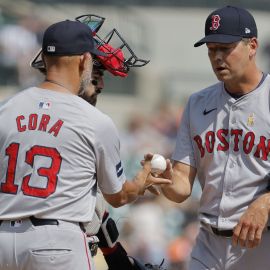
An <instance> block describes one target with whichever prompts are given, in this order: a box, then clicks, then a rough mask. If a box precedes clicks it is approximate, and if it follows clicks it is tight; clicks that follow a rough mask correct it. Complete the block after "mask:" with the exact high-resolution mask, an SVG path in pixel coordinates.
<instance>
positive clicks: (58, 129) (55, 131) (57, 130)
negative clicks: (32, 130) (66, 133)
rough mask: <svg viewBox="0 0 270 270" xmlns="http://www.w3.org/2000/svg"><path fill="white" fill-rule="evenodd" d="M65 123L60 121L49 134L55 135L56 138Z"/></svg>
mask: <svg viewBox="0 0 270 270" xmlns="http://www.w3.org/2000/svg"><path fill="white" fill-rule="evenodd" d="M63 123H64V122H63V121H62V120H58V121H57V122H56V123H55V124H54V125H53V126H52V127H51V128H50V130H49V131H48V133H54V134H53V136H54V137H56V136H57V135H58V133H59V131H60V129H61V127H62V125H63Z"/></svg>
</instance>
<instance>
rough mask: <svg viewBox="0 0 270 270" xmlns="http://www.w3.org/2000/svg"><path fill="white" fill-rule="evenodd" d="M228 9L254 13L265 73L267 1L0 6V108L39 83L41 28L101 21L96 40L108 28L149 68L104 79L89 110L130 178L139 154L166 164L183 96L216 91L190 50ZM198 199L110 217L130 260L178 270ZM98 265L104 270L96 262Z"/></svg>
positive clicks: (202, 57)
mask: <svg viewBox="0 0 270 270" xmlns="http://www.w3.org/2000/svg"><path fill="white" fill-rule="evenodd" d="M227 4H232V5H239V6H243V7H245V8H248V9H250V10H251V11H252V13H253V15H254V17H255V19H256V22H257V26H258V30H259V42H260V49H259V53H258V56H257V57H258V63H259V64H260V67H261V68H262V70H264V71H265V72H268V71H269V68H270V29H269V13H270V2H269V0H257V1H252V0H245V1H240V0H238V1H214V0H211V1H210V0H208V1H207V0H193V1H191V0H181V1H177V0H144V1H140V0H134V1H132V0H84V1H83V0H77V1H71V0H65V1H64V0H63V1H61V0H58V1H57V0H54V1H53V0H42V1H41V0H32V1H30V0H13V1H10V0H0V100H2V99H4V98H5V97H8V96H10V95H12V94H14V93H16V92H18V91H20V90H22V89H23V88H25V87H28V86H31V85H34V84H38V83H39V82H41V81H42V76H41V75H40V74H39V73H38V72H37V71H35V70H32V69H31V68H30V66H29V62H30V61H31V59H32V58H33V56H34V55H35V54H36V53H37V51H38V50H39V48H40V44H41V40H42V35H43V32H44V29H46V27H47V26H48V25H49V24H51V23H53V22H56V21H59V20H63V19H67V18H68V19H73V18H74V17H76V16H79V15H82V14H96V15H100V16H103V17H105V18H106V21H105V23H104V25H103V27H102V29H101V30H100V33H99V35H100V36H101V37H103V36H104V35H105V34H106V33H108V31H109V30H111V29H112V28H116V29H117V30H119V32H120V33H121V34H122V35H123V37H124V38H125V39H126V40H127V42H128V43H129V44H130V45H131V47H132V48H133V49H134V51H135V52H136V54H137V55H138V56H140V57H141V58H143V59H150V63H149V64H148V65H147V66H145V67H142V68H137V69H133V70H132V71H131V72H130V74H129V76H128V77H127V78H125V79H120V78H118V77H112V76H111V75H108V74H106V75H105V89H104V90H103V93H102V95H101V96H100V97H99V101H98V105H97V107H98V108H99V109H100V110H102V111H104V112H105V113H107V114H109V115H110V116H111V117H112V119H113V120H114V122H115V123H116V125H117V126H118V128H119V131H120V136H121V141H122V145H121V147H122V159H123V162H124V165H125V171H126V175H127V176H128V177H129V178H131V177H133V176H134V173H135V171H136V170H137V168H138V167H139V166H140V165H139V161H140V160H141V158H142V156H143V154H144V153H146V152H148V151H150V152H155V153H160V154H163V155H164V156H166V157H170V155H171V152H172V149H173V147H174V144H175V136H176V131H177V126H178V124H179V122H180V121H181V113H182V110H183V107H184V105H185V102H186V100H187V98H188V96H189V95H190V94H191V93H193V92H194V91H197V90H200V89H202V88H204V87H206V86H208V85H209V84H211V83H214V82H215V80H216V79H215V76H214V75H213V74H212V70H211V67H210V64H209V61H208V57H207V50H206V47H205V46H202V47H199V48H194V47H193V44H194V42H195V41H197V40H198V39H200V38H201V37H202V36H203V32H204V22H205V19H206V17H207V15H208V14H209V13H210V11H211V10H213V9H215V8H218V7H221V6H224V5H227ZM199 197H200V187H199V186H198V184H195V188H194V191H193V193H192V196H191V198H190V199H188V201H187V202H185V203H183V204H181V205H178V204H175V203H172V202H169V201H168V200H166V199H164V197H162V196H160V197H152V196H151V195H148V196H145V197H144V198H141V199H140V200H138V201H136V202H135V203H134V204H132V205H130V206H125V207H122V208H118V209H111V208H110V211H111V214H112V215H113V217H115V219H116V220H117V225H118V228H119V230H120V233H121V241H122V243H123V245H124V246H125V247H126V248H127V250H128V251H129V253H130V255H131V256H134V257H137V258H139V259H141V260H143V261H150V262H154V263H156V264H158V263H160V262H161V260H162V259H163V258H165V260H166V265H167V267H168V270H174V269H177V270H184V269H185V264H186V261H188V257H189V254H190V250H191V248H192V245H193V241H194V238H195V236H196V232H197V220H196V218H197V212H196V211H197V205H198V200H199ZM96 264H97V269H98V270H105V269H106V266H105V263H104V261H103V258H102V256H101V255H100V254H99V255H98V256H97V257H96Z"/></svg>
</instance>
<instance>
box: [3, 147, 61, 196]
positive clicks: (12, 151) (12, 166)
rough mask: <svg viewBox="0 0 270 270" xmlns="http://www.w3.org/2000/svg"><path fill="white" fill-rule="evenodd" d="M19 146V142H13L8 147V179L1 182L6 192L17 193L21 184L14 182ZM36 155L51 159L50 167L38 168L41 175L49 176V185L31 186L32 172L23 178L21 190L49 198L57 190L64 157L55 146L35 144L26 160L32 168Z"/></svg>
mask: <svg viewBox="0 0 270 270" xmlns="http://www.w3.org/2000/svg"><path fill="white" fill-rule="evenodd" d="M19 148H20V145H19V144H18V143H11V144H10V145H9V146H8V147H7V149H6V155H7V156H8V167H7V173H6V181H5V182H4V183H2V184H1V191H2V192H4V193H9V194H17V191H18V188H19V186H18V185H16V184H14V181H15V172H16V167H17V159H18V153H19ZM36 156H45V157H48V158H50V159H51V166H50V167H49V168H44V167H40V168H38V169H37V173H38V175H39V176H41V177H45V178H47V186H46V187H45V188H40V187H33V186H31V185H30V184H29V182H30V179H31V176H32V174H28V175H25V176H24V177H23V179H22V185H21V190H22V192H23V194H25V195H28V196H33V197H39V198H47V197H48V196H50V195H51V194H52V193H54V192H55V189H56V185H57V178H58V177H57V175H58V173H59V171H60V167H61V162H62V157H61V155H60V154H59V152H58V151H57V149H55V148H51V147H44V146H38V145H35V146H33V147H32V148H31V149H30V150H28V151H27V152H26V154H25V162H26V163H27V164H29V165H30V166H31V167H32V168H33V167H34V159H35V157H36Z"/></svg>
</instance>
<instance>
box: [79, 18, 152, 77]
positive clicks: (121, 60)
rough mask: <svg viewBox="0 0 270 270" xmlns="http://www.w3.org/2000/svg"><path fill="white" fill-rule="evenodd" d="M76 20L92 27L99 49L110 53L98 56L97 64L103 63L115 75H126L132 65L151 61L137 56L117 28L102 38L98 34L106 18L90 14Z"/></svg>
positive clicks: (139, 65)
mask: <svg viewBox="0 0 270 270" xmlns="http://www.w3.org/2000/svg"><path fill="white" fill-rule="evenodd" d="M75 20H77V21H79V22H82V23H85V24H87V25H88V26H89V27H90V28H91V30H92V32H93V33H94V36H95V40H96V42H97V45H98V46H97V47H98V49H99V50H100V51H102V52H105V53H106V54H107V55H108V56H106V57H99V56H97V61H96V62H97V63H96V65H97V66H98V64H100V65H101V66H102V65H103V66H104V69H106V70H108V71H109V72H110V73H112V74H113V75H115V76H121V77H126V76H127V74H128V71H129V69H130V68H131V67H142V66H144V65H146V64H148V63H149V61H148V60H143V59H139V58H138V57H137V56H136V54H135V53H134V52H133V50H132V49H131V48H130V46H129V45H128V43H127V42H126V41H125V39H124V38H123V37H122V36H121V35H120V33H119V32H118V31H117V30H116V29H115V28H114V29H113V30H112V31H110V32H109V33H108V34H107V35H106V36H105V38H101V37H100V36H99V35H97V32H98V30H99V29H100V27H101V26H102V24H103V22H104V20H105V18H103V17H99V16H96V15H91V14H89V15H81V16H79V17H76V18H75ZM94 27H95V29H94ZM94 64H95V63H94Z"/></svg>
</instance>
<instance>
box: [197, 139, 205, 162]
mask: <svg viewBox="0 0 270 270" xmlns="http://www.w3.org/2000/svg"><path fill="white" fill-rule="evenodd" d="M194 141H195V142H196V143H197V146H198V148H199V151H200V153H201V158H202V157H204V154H205V150H204V147H203V145H202V138H201V137H200V136H199V135H197V136H195V137H194Z"/></svg>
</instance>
